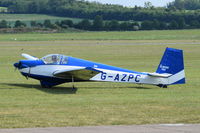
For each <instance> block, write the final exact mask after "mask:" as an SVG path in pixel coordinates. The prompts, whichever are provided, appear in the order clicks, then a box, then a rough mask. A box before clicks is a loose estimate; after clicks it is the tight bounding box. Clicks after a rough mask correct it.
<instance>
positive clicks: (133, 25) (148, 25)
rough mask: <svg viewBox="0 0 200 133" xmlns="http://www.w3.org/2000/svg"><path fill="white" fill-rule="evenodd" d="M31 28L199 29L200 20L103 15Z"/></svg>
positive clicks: (18, 25)
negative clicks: (131, 19) (133, 19)
mask: <svg viewBox="0 0 200 133" xmlns="http://www.w3.org/2000/svg"><path fill="white" fill-rule="evenodd" d="M30 26H31V28H48V29H58V30H59V29H60V30H61V29H68V28H75V29H81V30H88V31H137V30H172V29H195V28H196V29H197V28H200V22H199V21H197V20H193V21H191V22H190V23H186V21H185V20H184V18H180V19H179V20H178V21H176V20H172V21H170V22H169V23H168V22H162V21H158V20H152V21H151V20H145V21H143V22H129V21H123V22H120V21H117V20H111V21H107V20H106V21H105V20H103V18H102V16H96V17H95V19H94V20H93V21H91V20H88V19H83V20H82V21H80V22H78V23H74V22H73V21H72V20H62V21H56V22H55V23H52V22H51V21H50V20H48V19H47V20H45V21H44V22H43V23H41V22H36V21H31V22H30ZM25 27H27V25H26V24H25V23H23V22H22V21H20V20H17V21H16V22H15V24H14V26H13V27H12V26H10V25H9V24H8V22H7V21H6V20H2V21H0V28H25Z"/></svg>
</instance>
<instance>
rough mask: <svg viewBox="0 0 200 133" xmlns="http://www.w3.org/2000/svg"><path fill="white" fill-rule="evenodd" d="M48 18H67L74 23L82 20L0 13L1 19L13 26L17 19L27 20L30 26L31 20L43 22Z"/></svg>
mask: <svg viewBox="0 0 200 133" xmlns="http://www.w3.org/2000/svg"><path fill="white" fill-rule="evenodd" d="M46 19H49V20H51V22H53V23H55V22H56V21H61V20H66V19H68V20H72V21H73V22H74V23H77V22H79V21H81V20H82V19H78V18H68V17H57V16H50V15H43V14H0V21H1V20H6V21H8V23H9V24H10V25H11V26H13V25H14V23H15V21H17V20H20V21H22V22H25V23H26V24H27V25H28V26H30V22H31V21H36V22H40V23H43V22H44V20H46Z"/></svg>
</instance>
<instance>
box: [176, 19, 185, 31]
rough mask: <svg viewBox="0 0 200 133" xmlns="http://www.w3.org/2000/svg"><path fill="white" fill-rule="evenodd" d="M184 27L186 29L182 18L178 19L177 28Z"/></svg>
mask: <svg viewBox="0 0 200 133" xmlns="http://www.w3.org/2000/svg"><path fill="white" fill-rule="evenodd" d="M185 27H186V24H185V19H184V18H183V17H181V18H179V19H178V28H179V29H184V28H185Z"/></svg>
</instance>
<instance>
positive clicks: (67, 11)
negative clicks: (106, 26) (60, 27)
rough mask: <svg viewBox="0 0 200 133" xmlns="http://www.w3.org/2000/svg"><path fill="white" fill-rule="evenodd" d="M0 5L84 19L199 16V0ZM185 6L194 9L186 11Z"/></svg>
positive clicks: (14, 0) (6, 1) (40, 0)
mask: <svg viewBox="0 0 200 133" xmlns="http://www.w3.org/2000/svg"><path fill="white" fill-rule="evenodd" d="M0 6H3V7H7V8H8V12H10V13H27V14H29V13H37V14H50V15H56V16H63V17H75V18H83V19H94V18H95V16H97V15H99V16H102V17H103V19H104V20H120V21H127V20H133V21H145V20H150V21H153V20H155V19H156V20H158V21H163V22H170V21H171V20H175V21H178V19H179V18H180V17H181V18H184V19H185V21H186V22H188V21H190V20H200V10H196V9H200V0H175V1H174V2H171V3H169V4H168V6H167V7H154V6H153V5H152V4H151V3H150V2H146V3H145V7H138V6H135V7H134V8H128V7H123V6H119V5H109V4H100V3H96V2H87V1H84V0H0ZM183 9H186V10H187V9H191V10H192V9H195V11H186V10H183Z"/></svg>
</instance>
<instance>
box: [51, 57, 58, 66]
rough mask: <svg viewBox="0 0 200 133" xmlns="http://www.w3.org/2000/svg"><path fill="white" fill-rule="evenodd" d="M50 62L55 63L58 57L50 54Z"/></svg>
mask: <svg viewBox="0 0 200 133" xmlns="http://www.w3.org/2000/svg"><path fill="white" fill-rule="evenodd" d="M52 63H53V64H57V63H58V58H57V56H56V55H52Z"/></svg>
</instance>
